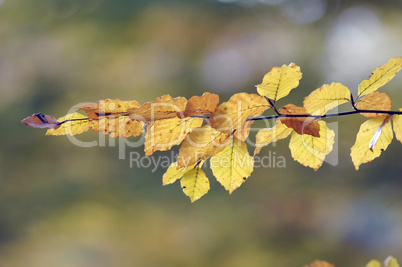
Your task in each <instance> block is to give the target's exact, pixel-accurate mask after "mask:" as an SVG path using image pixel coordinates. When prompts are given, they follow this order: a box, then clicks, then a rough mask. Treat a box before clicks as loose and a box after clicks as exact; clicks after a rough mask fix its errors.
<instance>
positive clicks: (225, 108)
mask: <svg viewBox="0 0 402 267" xmlns="http://www.w3.org/2000/svg"><path fill="white" fill-rule="evenodd" d="M269 107H270V105H269V103H268V101H267V100H266V99H265V98H264V97H262V96H259V95H256V94H248V93H239V94H235V95H233V96H232V97H231V98H230V99H229V101H228V102H225V103H222V104H221V105H219V106H218V107H217V108H216V110H215V111H214V113H212V115H211V117H210V119H209V122H210V124H211V126H212V127H213V128H215V129H217V130H218V131H221V132H223V133H225V134H227V135H230V134H231V133H232V132H233V131H234V130H236V131H235V133H234V135H235V137H236V138H238V139H240V140H242V141H244V140H245V139H246V138H247V136H248V135H249V132H250V125H251V124H252V123H253V121H247V119H248V118H250V117H252V116H257V115H260V114H262V113H263V112H264V111H265V110H266V109H267V108H269Z"/></svg>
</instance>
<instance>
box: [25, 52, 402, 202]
mask: <svg viewBox="0 0 402 267" xmlns="http://www.w3.org/2000/svg"><path fill="white" fill-rule="evenodd" d="M401 68H402V57H396V58H392V59H391V60H390V61H389V62H388V63H387V64H385V65H383V66H380V67H378V68H377V69H376V70H375V71H374V72H373V73H372V75H371V76H370V77H369V79H367V80H364V81H363V82H362V83H361V84H360V85H359V88H358V95H357V97H356V98H354V97H353V96H352V94H351V93H350V91H349V89H348V88H347V87H346V86H344V85H342V84H340V83H332V84H326V85H323V86H322V87H320V88H318V89H316V90H315V91H313V92H312V93H311V94H310V95H309V96H307V97H305V98H304V103H303V107H298V106H295V105H293V104H288V105H285V106H283V107H281V108H280V109H278V108H277V106H276V102H277V101H278V100H279V99H281V98H283V97H285V96H287V95H288V94H289V93H290V91H291V90H293V89H294V88H296V87H297V86H298V85H299V80H300V79H301V77H302V73H301V71H300V68H299V67H298V66H297V65H296V64H294V63H291V64H290V65H283V66H282V67H274V68H272V70H271V71H270V72H268V73H267V74H266V75H265V76H264V78H263V81H262V83H261V84H259V85H258V86H257V92H258V95H257V94H249V93H238V94H235V95H233V96H232V97H231V98H230V99H229V101H228V102H225V103H222V104H220V105H219V96H218V95H216V94H211V93H204V94H203V95H202V96H193V97H191V98H190V99H189V100H187V99H186V98H184V97H177V98H172V97H171V96H169V95H164V96H162V97H159V98H157V99H156V100H154V101H152V102H148V103H145V104H142V105H141V104H139V103H138V102H137V101H120V100H111V99H106V100H101V101H99V102H96V103H90V104H86V105H81V106H77V107H76V109H78V111H77V112H75V113H72V114H67V115H66V116H64V117H62V118H59V119H56V118H55V117H52V116H49V115H42V114H41V113H37V114H34V115H32V116H30V117H28V118H26V119H24V120H22V122H23V123H25V124H27V125H29V126H32V127H36V128H48V130H47V133H46V134H47V135H65V134H70V135H74V134H79V133H82V132H85V131H88V130H92V131H101V132H103V133H104V134H109V135H111V136H112V137H125V138H127V137H130V136H139V135H141V134H142V133H146V136H145V144H144V150H145V155H146V156H150V155H152V154H153V153H154V152H155V151H157V150H160V151H165V150H169V149H171V148H172V146H174V145H179V144H181V147H180V150H179V155H178V159H177V162H174V163H172V164H171V166H170V167H169V168H168V170H167V171H166V173H165V174H164V175H163V184H164V185H167V184H171V183H173V182H175V181H177V180H179V179H181V187H182V189H183V191H184V193H185V194H186V195H187V196H189V197H190V199H191V201H192V202H193V201H195V200H197V199H199V198H200V197H201V196H203V195H204V194H206V193H207V192H208V190H209V180H208V178H207V176H206V175H205V173H204V172H203V170H202V169H201V167H202V164H203V163H204V162H205V161H206V160H208V159H209V160H210V166H211V169H212V172H213V174H214V176H215V177H216V179H217V180H218V181H219V182H220V183H221V184H222V185H223V186H224V187H225V189H226V190H227V191H228V192H229V193H232V192H233V190H235V189H236V188H238V187H239V186H240V185H241V184H242V183H243V182H245V181H246V180H247V178H248V177H249V176H250V175H251V173H252V171H253V164H254V163H253V162H254V159H253V157H252V156H251V155H250V154H249V152H248V149H247V145H246V143H245V140H246V139H247V137H248V136H249V132H250V126H251V124H252V123H253V122H254V121H255V120H262V119H277V121H276V123H275V126H274V127H272V128H266V129H262V130H260V131H259V132H258V133H257V136H256V148H255V151H254V155H256V154H258V153H260V151H261V148H262V147H263V146H266V145H268V144H269V143H271V142H276V141H278V140H280V139H284V138H286V137H288V136H289V135H291V138H290V144H289V148H290V151H291V154H292V157H293V158H294V159H295V160H296V161H298V162H299V163H301V164H302V165H304V166H308V167H311V168H313V169H314V170H317V169H318V168H319V167H320V166H321V165H322V164H323V162H324V160H325V157H326V156H327V155H328V154H329V153H330V152H331V151H332V148H333V144H334V136H335V133H334V131H332V130H330V129H329V128H328V127H327V124H326V122H325V121H323V120H322V118H326V117H333V116H341V115H351V114H361V115H363V116H365V117H368V118H369V119H368V120H367V121H366V122H364V123H363V124H362V125H361V127H360V130H359V132H358V134H357V138H356V142H355V144H354V146H353V147H352V149H351V157H352V161H353V163H354V166H355V168H356V170H358V169H359V166H360V165H361V164H362V163H365V162H369V161H372V160H373V159H374V158H376V157H378V156H379V155H380V154H381V152H382V151H384V150H385V149H386V148H387V146H388V145H389V144H390V142H391V140H392V138H393V131H394V132H395V135H396V138H397V139H398V140H399V141H401V142H402V118H401V116H400V115H401V114H402V109H399V110H398V111H391V100H390V99H389V97H388V96H387V95H386V94H385V93H379V92H376V90H377V89H378V88H379V87H381V86H383V85H384V84H386V83H387V82H389V81H390V80H391V79H392V78H393V77H394V76H395V74H396V73H397V72H398V71H399V70H400V69H401ZM343 103H350V104H351V107H352V110H351V111H348V112H343V113H334V114H328V113H327V112H328V111H329V110H331V109H333V108H335V107H337V106H338V105H340V104H343ZM267 109H271V110H273V111H274V112H275V115H272V116H265V117H261V116H260V115H261V114H263V112H264V111H266V110H267ZM79 111H83V112H85V115H84V114H82V113H80V112H79ZM208 114H210V115H208ZM391 118H392V121H393V131H392V126H391Z"/></svg>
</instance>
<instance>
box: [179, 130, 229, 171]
mask: <svg viewBox="0 0 402 267" xmlns="http://www.w3.org/2000/svg"><path fill="white" fill-rule="evenodd" d="M229 137H230V135H227V134H225V133H222V132H219V131H217V130H215V129H214V128H212V127H210V126H209V125H205V126H203V127H199V128H195V129H194V130H193V131H192V132H191V133H190V134H188V135H187V137H186V138H185V139H184V141H183V143H182V144H181V147H180V150H179V156H178V161H177V167H178V168H183V167H185V166H189V165H192V164H194V163H196V162H197V161H199V160H206V159H208V158H210V157H212V156H215V155H216V154H217V153H219V152H220V151H222V150H223V149H224V148H225V147H226V145H227V140H228V139H229Z"/></svg>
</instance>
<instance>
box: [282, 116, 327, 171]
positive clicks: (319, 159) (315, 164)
mask: <svg viewBox="0 0 402 267" xmlns="http://www.w3.org/2000/svg"><path fill="white" fill-rule="evenodd" d="M318 123H319V124H320V137H314V136H312V135H306V134H303V135H300V134H298V133H297V132H293V133H292V137H291V138H290V144H289V148H290V152H291V153H292V157H293V159H295V160H296V161H298V162H299V163H300V164H302V165H304V166H307V167H311V168H313V169H314V170H315V171H316V170H318V168H319V167H321V165H322V163H323V162H324V159H325V156H326V155H328V154H329V153H330V152H331V151H332V147H333V144H334V137H335V133H334V131H332V130H330V129H328V128H327V124H326V123H325V122H324V121H319V122H318Z"/></svg>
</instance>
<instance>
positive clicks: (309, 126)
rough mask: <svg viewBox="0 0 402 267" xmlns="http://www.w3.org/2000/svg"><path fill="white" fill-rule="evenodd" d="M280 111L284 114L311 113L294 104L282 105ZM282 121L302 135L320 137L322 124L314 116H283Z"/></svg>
mask: <svg viewBox="0 0 402 267" xmlns="http://www.w3.org/2000/svg"><path fill="white" fill-rule="evenodd" d="M279 113H280V114H284V115H310V114H309V113H307V112H306V109H305V108H303V107H298V106H295V105H293V104H288V105H286V106H284V107H282V108H281V109H280V110H279ZM281 122H282V123H283V124H285V125H286V126H287V127H289V128H292V129H293V130H295V132H296V133H298V134H300V135H302V134H308V135H312V136H314V137H320V124H319V123H318V121H317V120H316V119H315V118H313V117H283V118H281Z"/></svg>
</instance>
